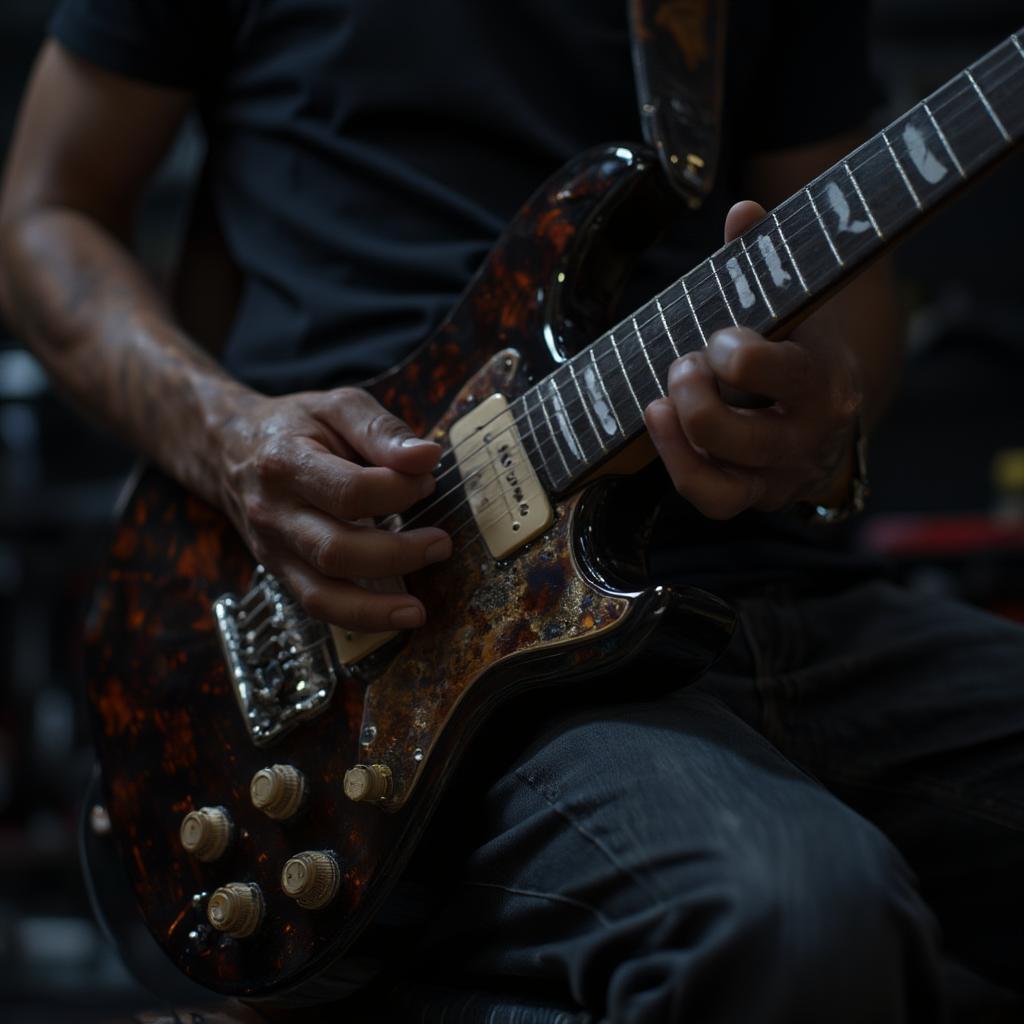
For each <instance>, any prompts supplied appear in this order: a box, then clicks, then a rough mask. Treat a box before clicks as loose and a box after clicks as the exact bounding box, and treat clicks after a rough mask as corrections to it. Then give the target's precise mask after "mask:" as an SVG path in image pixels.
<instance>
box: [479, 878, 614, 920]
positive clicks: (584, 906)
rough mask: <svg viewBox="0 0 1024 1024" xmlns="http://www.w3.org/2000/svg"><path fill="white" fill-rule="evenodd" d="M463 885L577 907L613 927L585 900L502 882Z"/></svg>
mask: <svg viewBox="0 0 1024 1024" xmlns="http://www.w3.org/2000/svg"><path fill="white" fill-rule="evenodd" d="M462 884H463V885H467V886H476V887H477V888H481V889H497V890H498V891H500V892H507V893H510V894H511V895H513V896H529V897H532V898H534V899H539V900H548V901H550V902H552V903H565V904H568V905H569V906H571V907H577V908H578V909H580V910H586V911H588V912H589V913H591V914H593V915H594V917H596V918H597V920H598V922H599V923H600V924H602V925H603V926H604V927H606V928H607V927H609V926H610V925H611V920H610V919H609V918H607V917H605V915H604V914H602V913H601V911H600V910H598V909H597V907H594V906H591V905H590V904H589V903H587V902H586V901H585V900H578V899H574V898H573V897H572V896H563V895H562V894H561V893H557V892H542V891H541V890H539V889H519V888H517V887H516V886H513V885H503V884H502V883H500V882H478V881H474V880H472V879H467V880H465V881H463V883H462Z"/></svg>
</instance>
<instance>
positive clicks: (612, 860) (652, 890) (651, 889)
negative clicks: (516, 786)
mask: <svg viewBox="0 0 1024 1024" xmlns="http://www.w3.org/2000/svg"><path fill="white" fill-rule="evenodd" d="M515 776H516V778H517V779H519V781H520V782H522V783H524V784H525V785H527V786H529V787H530V789H532V790H533V791H534V793H536V794H537V795H538V796H539V797H540V798H541V799H542V800H543V801H544V802H545V803H546V804H547V805H548V806H549V807H550V808H551V810H552V811H554V812H555V814H557V815H558V816H559V817H560V818H562V819H563V820H564V821H566V822H568V824H569V825H571V826H572V827H573V828H574V829H575V830H576V832H577V833H578V834H579V835H581V836H582V837H583V838H584V839H585V840H586V841H587V842H589V843H591V844H592V845H593V846H594V847H595V848H596V849H597V850H598V851H599V852H600V853H601V854H603V855H604V856H605V858H607V860H608V863H609V864H611V865H612V867H613V868H615V870H616V871H618V872H620V873H621V874H623V875H626V876H627V877H629V878H631V879H633V881H634V882H636V883H637V884H638V885H640V886H642V887H643V888H644V890H645V891H646V892H648V893H649V894H650V896H651V897H652V898H654V899H656V900H658V901H659V902H660V901H663V900H665V899H666V898H667V897H666V895H665V894H664V893H660V892H658V891H657V888H656V887H655V886H652V885H651V883H650V882H649V881H648V880H647V879H645V878H643V877H642V876H641V875H639V874H637V872H635V871H633V870H632V869H630V868H628V867H626V865H624V864H622V863H620V862H619V860H618V859H617V858H616V856H615V854H614V853H612V851H611V850H609V849H608V847H607V846H605V845H604V843H602V842H601V840H600V839H598V837H597V836H595V835H593V834H592V833H591V832H589V831H588V830H587V829H586V828H584V826H583V825H581V824H580V823H579V822H578V821H576V820H575V819H574V818H573V817H572V816H571V815H570V814H569V812H568V811H567V810H565V808H563V807H560V806H559V805H558V803H557V802H556V801H555V800H553V799H552V798H551V797H550V796H549V795H548V794H547V793H546V792H545V791H544V788H543V787H542V786H541V785H539V784H538V783H536V782H535V781H534V780H533V779H531V778H530V777H529V776H528V775H524V774H523V773H522V771H521V770H520V769H518V768H517V769H515Z"/></svg>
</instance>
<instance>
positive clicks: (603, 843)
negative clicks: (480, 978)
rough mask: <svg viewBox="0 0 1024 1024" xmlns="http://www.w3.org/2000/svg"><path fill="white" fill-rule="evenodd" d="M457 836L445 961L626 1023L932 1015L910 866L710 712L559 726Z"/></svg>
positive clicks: (926, 930) (645, 711) (578, 717)
mask: <svg viewBox="0 0 1024 1024" xmlns="http://www.w3.org/2000/svg"><path fill="white" fill-rule="evenodd" d="M449 817H450V815H449ZM463 824H464V825H465V826H466V827H468V830H469V836H468V843H467V844H466V849H467V850H468V853H467V854H466V855H465V856H464V858H463V859H460V864H459V875H460V877H459V880H458V881H457V883H456V886H455V891H454V893H453V895H452V897H451V899H449V900H448V901H447V904H446V906H445V907H444V909H443V910H442V911H441V912H440V913H439V914H438V916H437V917H436V918H435V920H434V921H433V923H432V925H431V926H430V927H429V928H427V929H426V932H425V940H424V942H423V943H422V950H421V954H422V955H423V956H425V957H426V958H427V959H428V960H431V962H432V963H433V964H435V965H436V964H437V962H438V953H439V951H443V960H444V962H448V963H451V962H456V963H458V964H459V966H460V969H463V970H465V969H468V970H470V971H472V972H474V973H477V974H484V975H500V976H508V975H514V976H518V977H529V978H533V979H547V980H551V981H554V982H557V983H561V984H564V985H566V986H567V987H568V989H569V991H570V992H571V994H572V996H573V997H574V998H575V999H576V1000H577V1001H578V1002H580V1003H581V1004H582V1005H584V1006H585V1007H587V1008H588V1009H590V1010H591V1011H592V1012H595V1013H606V1014H608V1015H609V1017H610V1018H611V1019H613V1020H616V1021H641V1020H652V1021H654V1020H659V1021H660V1020H676V1019H686V1020H690V1019H693V1020H706V1021H713V1020H745V1019H749V1020H754V1019H757V1020H762V1021H766V1022H767V1021H774V1020H778V1021H786V1022H787V1024H792V1022H797V1021H803V1020H809V1021H810V1020H815V1021H817V1020H824V1019H828V1020H830V1021H836V1022H839V1021H845V1020H851V1021H854V1020H856V1021H863V1020H865V1019H871V1020H876V1021H879V1022H882V1021H889V1020H893V1021H895V1020H922V1021H925V1020H927V1021H929V1022H932V1021H935V1020H938V1019H940V1016H941V1013H940V1011H939V1010H938V1008H937V1005H936V1002H935V999H936V997H935V994H934V993H935V990H936V975H935V965H934V953H935V947H934V941H933V939H934V936H933V931H932V925H931V915H930V913H929V912H928V911H927V909H926V908H925V907H924V905H923V903H922V902H921V901H920V899H919V897H918V894H917V892H916V889H915V887H914V884H913V881H912V879H911V877H910V873H909V870H908V869H907V868H906V866H905V864H904V862H903V860H902V858H901V857H900V856H899V854H898V853H897V851H896V850H895V849H894V848H893V847H892V846H891V844H890V843H889V842H888V841H887V840H886V839H885V837H884V836H883V835H882V834H881V833H880V832H879V831H878V830H877V829H876V828H875V827H873V826H872V825H871V824H870V823H869V822H867V821H865V820H864V819H863V818H862V817H860V816H859V815H857V814H856V813H854V812H853V811H851V810H850V809H849V808H847V807H846V806H844V805H843V804H842V803H841V802H839V801H838V800H836V799H835V798H834V797H833V796H832V795H831V794H830V793H828V792H827V790H825V789H824V788H823V787H822V786H821V785H820V784H819V783H818V782H816V781H815V780H814V779H812V778H811V777H809V776H808V775H807V774H806V773H804V772H803V771H802V770H801V769H799V768H797V767H796V766H795V765H793V764H792V763H791V762H790V761H788V760H787V759H786V758H785V757H783V756H782V755H780V753H779V752H778V751H777V750H776V749H775V748H774V747H773V746H772V745H771V744H770V743H769V742H767V741H766V740H765V739H764V737H762V736H761V735H759V734H758V733H757V732H756V731H754V730H753V729H751V728H750V727H748V726H747V725H746V724H745V723H744V722H743V721H741V720H740V718H739V717H738V716H737V715H735V714H734V713H733V712H732V711H731V710H729V709H728V708H727V707H726V706H725V705H724V704H723V703H722V702H721V701H719V700H718V699H717V698H713V697H710V696H708V695H707V694H703V693H699V692H697V691H694V690H689V691H684V692H683V693H682V694H680V695H678V696H676V697H674V698H671V699H667V700H664V701H660V702H658V703H652V704H634V705H628V706H616V707H609V708H603V709H600V710H588V711H585V712H580V713H578V714H574V715H561V716H559V717H557V718H556V719H555V720H554V721H552V722H551V723H550V724H548V725H546V726H544V727H543V728H542V729H540V730H539V732H538V734H537V735H536V736H535V737H534V738H533V740H532V741H531V742H529V743H528V744H527V746H526V748H525V749H524V750H523V751H522V752H521V753H520V754H519V755H518V756H517V757H516V758H515V760H514V761H513V763H512V764H511V765H510V766H509V767H508V769H507V770H506V771H504V772H502V773H501V774H500V775H499V777H498V778H497V779H496V781H494V783H493V784H492V785H491V786H490V787H489V788H488V789H487V791H486V793H485V794H484V795H483V798H482V799H481V800H480V801H478V802H475V803H474V805H473V806H472V809H471V811H470V814H469V815H467V816H466V819H465V820H464V822H463ZM449 836H450V833H449V832H447V831H442V832H441V833H440V834H438V833H437V832H435V834H434V836H433V838H432V843H433V845H434V846H435V852H436V847H437V846H439V845H440V846H445V847H447V849H448V850H449V851H451V844H450V839H449ZM866 978H870V979H871V984H870V985H868V986H866V985H865V979H866ZM865 1000H866V1001H867V1002H865ZM907 1006H916V1007H918V1010H919V1012H920V1016H916V1015H914V1014H910V1015H906V1016H905V1015H904V1007H907Z"/></svg>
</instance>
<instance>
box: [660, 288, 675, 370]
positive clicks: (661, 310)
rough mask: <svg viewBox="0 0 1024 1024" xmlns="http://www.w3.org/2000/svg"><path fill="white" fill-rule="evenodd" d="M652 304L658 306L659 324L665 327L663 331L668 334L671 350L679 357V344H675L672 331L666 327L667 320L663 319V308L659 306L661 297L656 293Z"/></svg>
mask: <svg viewBox="0 0 1024 1024" xmlns="http://www.w3.org/2000/svg"><path fill="white" fill-rule="evenodd" d="M654 304H655V305H656V306H657V307H658V316H660V317H661V324H662V326H663V327H664V328H665V333H666V334H667V335H668V340H669V344H670V345H671V346H672V351H673V352H675V354H676V358H677V359H678V358H679V346H678V345H676V339H675V338H673V337H672V332H671V331H670V330H669V329H668V321H667V320H666V319H665V310H663V309H662V308H661V297H660V296H658V295H655V296H654Z"/></svg>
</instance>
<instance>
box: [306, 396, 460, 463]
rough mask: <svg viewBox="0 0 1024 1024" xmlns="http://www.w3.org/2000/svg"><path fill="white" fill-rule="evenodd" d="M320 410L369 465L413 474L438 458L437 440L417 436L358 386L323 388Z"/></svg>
mask: <svg viewBox="0 0 1024 1024" xmlns="http://www.w3.org/2000/svg"><path fill="white" fill-rule="evenodd" d="M320 413H321V415H322V416H323V417H324V418H325V419H326V420H327V422H328V423H330V425H331V426H332V427H333V428H334V429H335V430H336V431H337V432H338V433H339V434H340V435H341V436H342V438H344V440H345V441H347V442H348V443H349V444H350V445H351V446H352V447H353V448H354V449H355V450H356V451H357V452H358V453H359V455H360V456H361V457H362V458H363V459H365V460H366V461H367V462H368V463H369V464H370V465H373V466H386V467H387V468H389V469H393V470H397V471H398V472H399V473H406V474H409V475H413V476H416V475H420V474H423V473H429V472H430V471H431V470H432V469H433V468H434V467H435V466H436V465H437V463H438V460H439V459H440V458H441V446H440V445H439V444H436V443H435V442H433V441H427V440H424V439H423V438H419V437H417V436H416V435H415V434H414V433H413V431H412V430H410V429H409V425H408V424H407V423H404V422H403V421H402V420H400V419H399V418H398V417H397V416H393V415H392V414H391V413H389V412H388V411H387V410H386V409H385V408H384V407H383V406H382V405H381V404H380V403H379V402H378V401H377V400H376V399H375V398H374V397H373V396H372V395H371V394H369V393H368V392H366V391H363V390H362V389H360V388H337V389H335V390H334V391H328V392H326V393H325V394H324V395H323V396H322V399H321V402H320Z"/></svg>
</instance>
